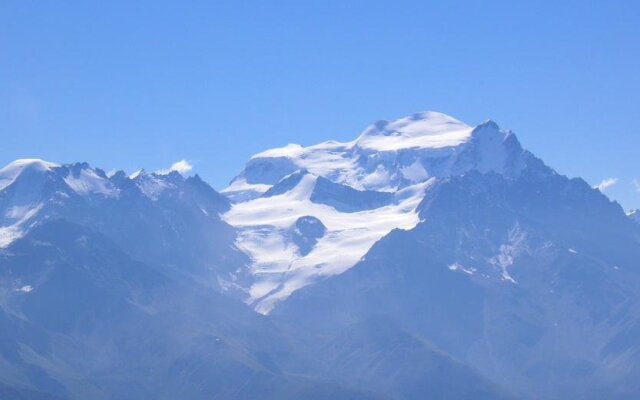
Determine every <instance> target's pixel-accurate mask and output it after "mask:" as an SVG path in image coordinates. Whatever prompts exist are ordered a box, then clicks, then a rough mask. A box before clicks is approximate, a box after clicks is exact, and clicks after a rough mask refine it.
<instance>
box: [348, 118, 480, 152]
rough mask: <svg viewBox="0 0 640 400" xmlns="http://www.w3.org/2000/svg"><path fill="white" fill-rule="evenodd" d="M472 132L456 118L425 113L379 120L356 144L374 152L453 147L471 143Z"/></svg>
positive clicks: (366, 130)
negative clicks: (467, 142) (390, 119)
mask: <svg viewBox="0 0 640 400" xmlns="http://www.w3.org/2000/svg"><path fill="white" fill-rule="evenodd" d="M472 131H473V128H472V127H470V126H468V125H467V124H465V123H463V122H460V121H458V120H457V119H455V118H453V117H450V116H448V115H446V114H442V113H438V112H433V111H426V112H422V113H416V114H413V115H411V116H408V117H404V118H400V119H397V120H395V121H385V120H382V121H378V122H376V123H374V124H372V125H371V126H369V127H368V128H367V129H365V131H364V132H362V134H360V136H359V137H358V139H357V140H356V142H355V145H356V146H358V147H360V148H363V149H371V150H375V151H398V150H403V149H412V148H415V149H429V148H432V149H435V148H442V147H452V146H458V145H460V144H462V143H464V142H466V141H468V140H469V138H470V137H471V132H472Z"/></svg>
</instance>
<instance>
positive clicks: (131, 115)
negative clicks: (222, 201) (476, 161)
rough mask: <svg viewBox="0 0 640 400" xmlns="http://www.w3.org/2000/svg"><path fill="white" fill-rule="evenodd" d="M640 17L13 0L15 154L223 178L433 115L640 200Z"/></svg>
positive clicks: (1, 41)
mask: <svg viewBox="0 0 640 400" xmlns="http://www.w3.org/2000/svg"><path fill="white" fill-rule="evenodd" d="M187 3H188V4H187ZM524 3H527V4H524ZM534 3H535V4H534ZM639 21H640V2H639V1H598V2H596V1H584V0H582V1H548V2H542V1H536V2H521V1H502V2H489V1H469V2H459V1H439V2H428V1H399V0H395V1H388V2H382V1H345V0H342V1H286V2H285V1H229V2H222V1H203V2H197V1H190V2H180V1H157V0H156V1H147V2H145V1H63V0H59V1H28V0H15V1H12V0H3V1H0V164H6V163H8V162H10V161H11V160H13V159H16V158H25V157H37V158H43V159H46V160H50V161H55V162H59V163H65V162H74V161H88V162H89V163H91V164H92V165H93V166H97V167H100V168H103V169H104V170H111V169H116V168H117V169H124V170H125V171H129V172H132V171H133V170H135V169H138V168H140V167H145V168H146V169H147V170H157V169H161V168H166V167H167V166H168V165H170V164H171V163H173V162H175V161H177V160H181V159H186V160H187V161H189V162H190V163H191V164H193V166H194V169H193V171H194V172H197V173H199V174H200V175H201V176H202V177H203V178H205V179H206V180H207V181H209V182H210V183H211V184H212V185H213V186H214V187H216V188H218V189H220V188H222V187H224V186H225V185H226V183H227V182H228V181H229V180H230V179H231V178H232V177H233V176H234V175H235V174H236V173H237V172H239V171H240V170H241V168H242V166H243V165H244V163H245V162H246V160H247V159H248V157H249V156H250V155H252V154H254V153H256V152H259V151H261V150H265V149H267V148H271V147H276V146H281V145H284V144H287V143H290V142H296V143H301V144H303V145H309V144H313V143H316V142H320V141H324V140H328V139H336V140H351V139H353V138H355V137H356V136H357V135H358V133H359V132H360V131H361V130H362V129H364V128H365V127H366V125H368V124H369V123H370V122H373V121H375V120H378V119H391V118H396V117H401V116H404V115H408V114H411V113H414V112H417V111H423V110H435V111H441V112H444V113H447V114H450V115H452V116H454V117H456V118H458V119H460V120H463V121H465V122H467V123H468V124H477V123H480V122H482V121H484V120H486V119H493V120H495V121H497V122H498V123H499V124H500V125H501V126H502V127H503V128H508V129H512V130H513V131H515V132H516V134H517V135H518V137H519V138H520V141H521V142H522V143H523V145H524V146H525V147H527V148H528V149H530V150H532V151H533V152H534V153H536V154H537V155H538V156H540V157H542V158H543V159H544V160H545V161H546V162H547V163H548V164H549V165H551V166H552V167H554V168H556V169H557V170H558V171H559V172H561V173H563V174H566V175H570V176H582V177H584V178H585V179H586V180H587V181H588V182H589V183H591V184H593V185H595V184H598V183H600V182H601V181H603V180H605V179H607V178H611V179H617V183H615V184H613V185H609V186H610V187H609V188H608V189H607V191H606V193H607V194H609V195H610V196H611V197H612V198H615V199H617V200H618V201H620V202H621V204H622V205H623V206H624V207H625V208H631V207H640V192H639V191H638V190H640V187H639V188H636V187H634V183H633V181H634V179H639V180H640V157H639V154H640V132H639V130H638V122H637V118H638V115H639V110H640V22H639Z"/></svg>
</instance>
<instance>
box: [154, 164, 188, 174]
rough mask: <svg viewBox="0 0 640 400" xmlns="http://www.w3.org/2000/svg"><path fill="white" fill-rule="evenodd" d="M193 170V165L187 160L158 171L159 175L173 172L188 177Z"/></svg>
mask: <svg viewBox="0 0 640 400" xmlns="http://www.w3.org/2000/svg"><path fill="white" fill-rule="evenodd" d="M192 169H193V165H192V164H191V163H190V162H189V161H187V160H180V161H176V162H174V163H173V164H171V166H170V167H169V168H163V169H160V170H158V171H156V174H158V175H167V174H169V173H171V172H173V171H175V172H178V173H179V174H181V175H186V174H188V173H189V171H191V170H192Z"/></svg>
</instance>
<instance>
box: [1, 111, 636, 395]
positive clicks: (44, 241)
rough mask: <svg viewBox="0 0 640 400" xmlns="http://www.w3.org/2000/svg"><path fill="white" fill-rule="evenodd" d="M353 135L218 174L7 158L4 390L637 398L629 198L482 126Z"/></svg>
mask: <svg viewBox="0 0 640 400" xmlns="http://www.w3.org/2000/svg"><path fill="white" fill-rule="evenodd" d="M356 136H357V137H356ZM354 137H356V139H355V140H353V141H351V142H347V143H338V142H325V143H321V144H318V145H314V146H309V147H302V146H299V145H288V146H285V147H283V148H278V149H273V150H268V151H265V152H262V153H259V154H257V155H255V156H254V157H252V158H251V159H250V160H249V162H248V163H247V165H246V168H245V169H244V170H243V171H242V172H241V173H240V174H239V175H238V176H237V177H236V178H234V179H233V180H232V182H231V184H230V185H229V187H227V188H226V189H224V190H223V193H222V194H220V193H218V192H217V191H215V190H214V189H213V188H211V187H210V186H209V185H208V184H206V183H205V182H204V181H202V180H201V179H200V178H199V177H198V176H197V175H196V176H192V177H185V176H182V175H180V174H179V173H177V172H166V173H165V172H162V173H148V172H145V171H144V170H140V171H137V172H135V173H133V174H130V175H128V174H126V173H124V172H122V171H119V172H115V173H113V174H106V173H104V172H103V171H102V170H100V169H98V168H93V167H91V166H89V165H88V164H86V163H77V164H67V165H59V164H54V163H50V162H46V161H41V160H17V161H15V162H13V163H11V164H9V165H8V166H6V167H4V168H2V169H1V170H0V397H2V398H9V399H11V398H17V399H20V398H35V399H84V398H96V399H109V398H130V399H140V398H165V399H172V398H178V397H179V398H187V399H205V398H220V399H253V398H264V399H280V398H292V399H298V398H304V399H325V398H332V399H410V400H412V399H422V398H441V399H448V398H455V399H469V400H470V399H474V400H476V399H487V400H489V399H491V400H495V399H515V398H519V399H545V400H556V399H558V400H559V399H565V398H572V399H580V400H587V399H589V400H590V399H594V400H595V399H602V398H607V399H616V400H627V399H635V398H638V397H639V396H640V385H639V384H638V383H637V382H640V367H639V366H640V337H639V336H638V332H640V328H639V327H640V289H638V288H640V264H639V261H638V260H640V224H638V223H636V222H637V221H638V213H637V212H635V213H634V212H632V213H629V214H625V212H624V211H623V210H622V208H621V207H620V205H618V204H617V203H615V202H612V201H610V200H609V199H608V198H607V197H606V196H605V195H604V194H602V193H601V192H600V191H598V190H596V189H593V188H592V187H590V186H589V185H588V184H587V183H586V182H584V181H583V180H582V179H580V178H573V179H570V178H567V177H565V176H562V175H560V174H558V173H556V172H555V171H554V170H553V169H552V168H550V167H548V166H547V165H545V164H544V162H543V161H542V160H540V159H538V158H537V157H535V156H534V155H532V154H531V153H529V152H528V151H526V150H524V149H523V148H522V147H521V145H520V143H519V142H518V140H517V138H516V137H515V135H514V134H513V133H511V132H509V131H504V130H501V129H500V128H499V127H498V125H497V124H495V123H494V122H490V121H489V122H485V123H482V124H480V125H477V126H475V127H474V126H468V125H466V124H464V123H462V122H460V121H458V120H456V119H454V118H452V117H449V116H446V115H444V114H440V113H435V112H425V113H419V114H414V115H412V116H409V117H405V118H400V119H398V120H394V121H380V122H376V123H374V124H373V125H371V126H369V127H368V128H366V129H365V130H364V131H363V132H362V133H361V134H360V135H354ZM256 311H257V312H256Z"/></svg>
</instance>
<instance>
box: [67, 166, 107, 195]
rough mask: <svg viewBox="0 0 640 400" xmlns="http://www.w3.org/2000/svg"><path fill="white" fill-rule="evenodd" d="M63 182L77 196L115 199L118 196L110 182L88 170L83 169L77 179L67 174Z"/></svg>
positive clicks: (71, 174)
mask: <svg viewBox="0 0 640 400" xmlns="http://www.w3.org/2000/svg"><path fill="white" fill-rule="evenodd" d="M64 181H65V183H66V184H67V185H69V187H70V188H71V189H73V191H74V192H76V193H78V194H79V195H88V194H102V195H104V196H106V197H117V196H118V194H119V191H118V189H117V188H115V187H114V186H113V184H112V183H111V181H109V180H108V179H105V178H103V177H101V176H99V175H98V174H97V173H96V172H95V171H94V170H92V169H89V168H83V169H82V170H81V171H80V173H79V175H78V176H77V177H75V176H73V173H71V172H69V174H68V175H67V176H66V177H65V178H64Z"/></svg>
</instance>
